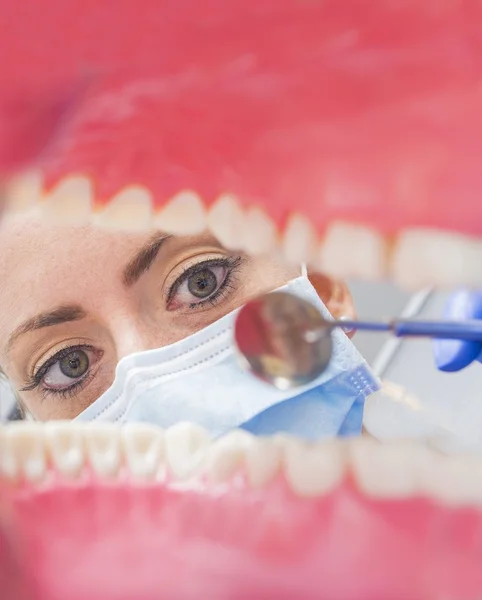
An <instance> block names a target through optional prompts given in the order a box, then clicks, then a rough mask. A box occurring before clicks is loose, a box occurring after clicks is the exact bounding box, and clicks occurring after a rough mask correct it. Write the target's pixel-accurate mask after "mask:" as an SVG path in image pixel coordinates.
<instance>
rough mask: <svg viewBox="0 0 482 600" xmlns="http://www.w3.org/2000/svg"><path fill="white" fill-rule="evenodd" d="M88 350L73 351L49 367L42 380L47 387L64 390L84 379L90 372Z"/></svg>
mask: <svg viewBox="0 0 482 600" xmlns="http://www.w3.org/2000/svg"><path fill="white" fill-rule="evenodd" d="M89 354H90V352H89V351H88V350H80V349H77V350H72V351H71V352H69V353H68V354H66V355H65V356H63V357H62V358H59V359H58V360H57V361H56V362H55V363H53V364H52V366H51V367H49V369H48V371H47V372H46V373H45V375H44V376H43V378H42V380H43V383H44V385H45V386H46V387H48V388H51V389H62V388H64V387H69V386H71V385H72V384H73V383H75V382H76V380H79V379H82V377H84V376H85V374H86V373H87V372H88V371H89V366H90V363H91V359H90V357H89Z"/></svg>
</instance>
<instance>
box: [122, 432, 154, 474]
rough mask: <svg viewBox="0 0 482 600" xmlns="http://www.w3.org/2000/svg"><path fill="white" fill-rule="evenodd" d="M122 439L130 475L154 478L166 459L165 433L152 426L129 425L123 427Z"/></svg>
mask: <svg viewBox="0 0 482 600" xmlns="http://www.w3.org/2000/svg"><path fill="white" fill-rule="evenodd" d="M121 437H122V442H123V447H124V455H125V457H126V463H127V466H128V469H129V471H130V473H131V474H132V475H133V476H134V477H137V478H140V479H151V478H154V477H155V475H156V474H157V472H158V470H159V467H160V465H161V460H162V459H163V458H164V431H163V430H162V429H160V428H158V427H154V426H152V425H146V424H143V423H129V424H127V425H124V426H123V427H122V433H121Z"/></svg>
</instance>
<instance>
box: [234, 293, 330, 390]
mask: <svg viewBox="0 0 482 600" xmlns="http://www.w3.org/2000/svg"><path fill="white" fill-rule="evenodd" d="M315 330H316V332H317V335H314V336H309V335H307V334H308V333H309V332H314V331H315ZM235 342H236V346H237V349H238V352H239V355H240V361H241V363H242V365H243V366H244V367H245V368H248V369H249V370H250V371H251V372H252V373H254V374H255V375H256V376H257V377H259V378H261V379H263V380H264V381H267V382H268V383H271V384H273V385H275V386H276V387H277V388H279V389H288V388H291V387H296V386H300V385H304V384H307V383H310V382H311V381H313V380H314V379H316V378H317V377H318V376H319V375H321V373H323V371H325V369H326V368H327V366H328V364H329V362H330V359H331V355H332V350H333V341H332V337H331V327H330V322H329V321H327V320H326V319H324V318H323V317H322V315H321V314H320V312H319V311H318V310H317V309H316V308H315V307H314V306H313V305H312V304H311V303H310V302H307V301H306V300H303V299H302V298H298V297H297V296H293V295H291V294H288V293H286V292H273V293H271V294H266V295H264V296H260V297H259V298H256V299H255V300H252V301H251V302H248V303H247V304H246V305H245V306H243V308H242V309H241V310H240V312H239V314H238V317H237V320H236V324H235Z"/></svg>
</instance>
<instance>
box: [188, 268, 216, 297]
mask: <svg viewBox="0 0 482 600" xmlns="http://www.w3.org/2000/svg"><path fill="white" fill-rule="evenodd" d="M217 285H218V282H217V279H216V275H214V273H213V272H212V271H211V270H210V269H202V271H198V272H197V273H194V274H193V275H191V276H190V277H189V278H188V281H187V287H188V289H189V291H190V292H191V294H192V295H193V296H196V298H207V297H208V296H210V295H211V294H212V293H213V292H215V291H216V288H217Z"/></svg>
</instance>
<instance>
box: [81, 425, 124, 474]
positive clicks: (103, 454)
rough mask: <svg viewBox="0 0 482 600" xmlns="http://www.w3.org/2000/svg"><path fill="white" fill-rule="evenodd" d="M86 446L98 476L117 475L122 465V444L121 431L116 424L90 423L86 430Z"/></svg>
mask: <svg viewBox="0 0 482 600" xmlns="http://www.w3.org/2000/svg"><path fill="white" fill-rule="evenodd" d="M85 446H86V449H87V455H88V457H89V460H90V464H91V466H92V468H93V470H94V472H95V473H97V475H99V476H101V477H106V476H107V477H108V476H114V475H117V473H118V471H119V468H120V463H121V444H120V436H119V429H118V428H117V427H116V426H115V424H114V423H89V426H88V427H86V428H85Z"/></svg>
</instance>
